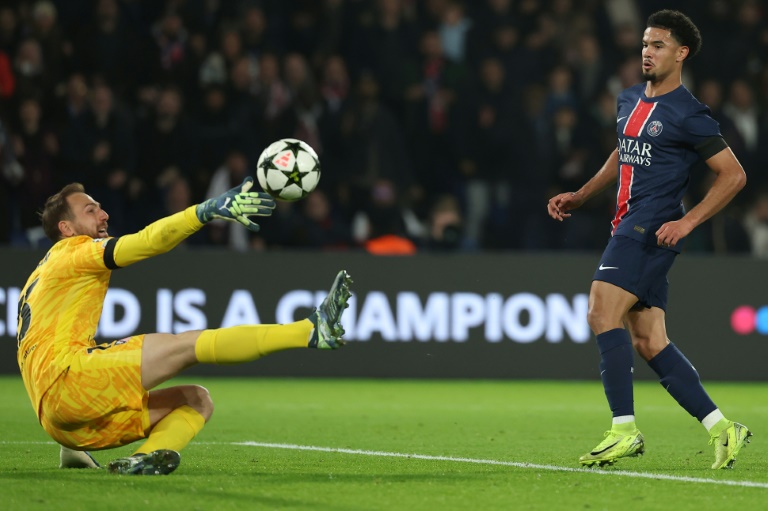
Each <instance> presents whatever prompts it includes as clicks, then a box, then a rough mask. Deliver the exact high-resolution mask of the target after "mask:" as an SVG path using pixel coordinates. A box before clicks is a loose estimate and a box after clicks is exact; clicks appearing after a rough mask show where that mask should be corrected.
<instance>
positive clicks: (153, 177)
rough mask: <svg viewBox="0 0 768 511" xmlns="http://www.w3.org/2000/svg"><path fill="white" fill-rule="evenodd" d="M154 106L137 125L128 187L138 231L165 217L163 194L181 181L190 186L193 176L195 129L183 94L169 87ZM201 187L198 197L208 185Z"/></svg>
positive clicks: (162, 92) (158, 97) (161, 93)
mask: <svg viewBox="0 0 768 511" xmlns="http://www.w3.org/2000/svg"><path fill="white" fill-rule="evenodd" d="M153 106H154V108H153V110H152V111H151V112H150V114H149V115H148V116H147V117H146V118H144V119H142V121H141V122H139V123H138V125H137V130H136V149H137V151H136V152H137V164H136V171H135V172H134V173H133V176H132V177H131V180H130V184H129V188H128V196H129V198H130V200H131V202H132V203H133V204H132V205H133V208H132V209H133V213H132V214H131V219H132V220H133V221H134V222H135V224H136V225H137V226H138V227H139V228H140V227H141V226H143V225H147V224H148V223H149V222H151V221H152V220H153V219H155V218H157V217H159V216H162V215H161V212H159V211H157V208H158V205H159V204H160V203H161V202H162V201H161V200H160V198H161V196H162V193H163V191H164V190H165V189H166V188H167V187H168V186H169V185H170V184H171V183H172V182H174V181H176V180H178V179H179V178H183V179H184V180H185V184H186V186H188V187H190V183H189V181H188V180H189V179H190V178H191V177H192V173H193V164H192V161H191V156H192V155H191V154H190V147H191V146H192V145H193V144H194V140H193V135H192V127H191V125H190V124H189V120H188V119H187V118H186V117H185V116H184V113H183V98H182V96H181V92H180V91H179V89H178V88H176V87H173V86H170V87H166V88H164V89H163V90H162V91H160V93H159V94H158V96H157V101H156V103H155V104H154V105H153ZM199 185H200V186H199V188H200V189H199V190H198V191H199V193H198V194H196V198H201V197H202V192H203V190H204V189H205V188H204V186H205V187H207V186H208V182H207V181H206V182H205V183H204V186H203V185H202V184H199ZM190 189H191V190H192V188H191V187H190ZM190 193H192V192H190Z"/></svg>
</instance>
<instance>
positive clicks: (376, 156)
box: [338, 74, 412, 210]
mask: <svg viewBox="0 0 768 511" xmlns="http://www.w3.org/2000/svg"><path fill="white" fill-rule="evenodd" d="M356 92H357V94H356V98H355V102H354V105H353V106H352V107H351V108H350V109H349V110H348V111H347V112H346V113H345V114H344V119H343V120H342V125H341V134H342V137H343V151H344V155H345V157H346V160H345V164H344V167H343V169H340V171H342V172H343V174H342V176H343V177H341V178H340V179H339V181H338V183H339V184H340V185H341V186H344V187H348V188H349V189H350V190H351V192H350V193H349V194H347V196H348V197H350V198H351V201H352V205H351V207H352V209H353V210H358V209H363V208H364V207H365V205H364V204H360V202H363V201H365V197H367V196H369V195H370V194H371V193H372V190H373V188H374V185H375V184H376V183H379V182H381V181H382V180H386V181H388V182H389V183H391V184H392V187H393V188H394V190H395V191H394V193H395V194H396V195H398V196H400V195H401V194H406V197H405V199H406V200H407V199H408V196H407V194H408V192H409V191H410V189H411V185H412V173H411V167H410V161H409V159H408V151H407V148H406V146H405V141H404V140H403V134H402V132H401V131H400V129H399V126H398V123H397V118H396V117H395V115H394V113H393V112H392V111H391V110H390V109H389V108H387V106H386V105H385V104H383V103H382V102H381V101H380V98H379V84H378V82H377V81H376V79H375V78H374V77H373V76H372V75H369V74H366V75H363V76H361V77H360V79H359V81H358V84H357V91H356Z"/></svg>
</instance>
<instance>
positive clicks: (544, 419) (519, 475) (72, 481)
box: [0, 376, 768, 511]
mask: <svg viewBox="0 0 768 511" xmlns="http://www.w3.org/2000/svg"><path fill="white" fill-rule="evenodd" d="M189 382H197V383H200V384H202V385H204V386H206V387H207V388H208V389H209V390H210V391H211V394H212V395H213V399H214V402H215V404H216V411H215V412H214V415H213V418H212V419H211V422H209V424H208V425H207V426H206V428H205V429H204V430H203V431H202V432H201V433H200V434H199V435H198V437H197V438H196V439H195V440H194V441H193V442H192V443H191V444H190V445H189V446H187V448H185V449H184V450H183V451H182V464H181V466H180V468H179V469H178V470H177V471H176V472H175V473H173V474H171V475H169V476H158V477H132V476H113V475H110V474H107V473H105V472H104V471H100V470H61V469H59V468H57V466H58V447H57V446H56V445H55V444H53V443H52V442H51V441H50V439H49V438H48V437H47V435H46V434H45V433H44V432H43V430H42V428H41V427H40V426H39V424H37V422H36V420H35V418H34V414H33V413H32V409H31V406H30V404H29V400H28V398H27V395H26V393H25V391H24V387H23V385H22V383H21V380H20V378H18V377H10V376H7V377H2V378H0V408H1V409H2V414H1V415H0V431H2V433H3V436H2V439H1V440H0V448H2V458H1V459H2V463H1V464H0V509H3V510H9V511H10V510H25V511H27V510H46V511H50V510H67V511H70V510H79V509H83V510H97V509H98V510H110V509H141V510H142V511H147V510H154V509H158V510H169V509H184V510H244V509H295V510H324V509H329V510H340V511H347V510H348V511H353V510H354V511H358V510H433V509H434V510H448V509H456V510H464V509H470V510H495V509H500V510H506V509H515V510H516V509H526V510H528V509H531V510H561V509H562V510H590V511H592V510H602V509H606V510H608V509H610V510H617V509H620V510H623V511H629V510H656V509H658V510H661V509H671V510H674V511H686V510H695V511H701V510H708V509H718V510H719V509H738V510H740V511H748V510H758V509H759V510H762V509H766V506H767V505H768V504H766V503H768V456H767V455H768V433H767V432H768V427H766V426H767V425H768V403H767V402H766V399H765V397H766V396H768V384H766V383H752V384H746V383H738V384H737V383H708V384H707V388H708V390H709V392H710V394H711V395H712V397H713V399H714V400H715V402H716V403H718V404H719V405H720V407H721V409H722V410H723V411H724V413H725V414H726V415H727V416H729V417H731V418H733V419H736V420H739V421H741V422H743V423H745V424H746V425H747V426H749V427H750V429H752V431H753V432H754V433H755V436H754V437H753V441H752V443H751V444H749V445H748V446H747V447H746V448H745V449H743V450H742V451H741V454H740V455H739V458H738V461H737V463H736V465H735V468H734V469H733V470H721V471H713V470H710V469H709V466H710V465H711V463H712V461H713V450H712V447H711V446H709V445H708V444H707V442H708V437H707V435H706V433H705V432H704V430H703V428H702V427H701V425H699V424H698V423H697V422H696V421H695V420H694V419H692V418H691V417H689V416H688V415H687V414H686V413H685V412H684V411H683V410H681V409H680V408H679V407H678V406H677V404H676V403H675V402H674V401H673V400H672V398H670V397H669V396H668V395H667V394H666V393H665V392H664V390H663V389H662V388H661V387H660V386H659V385H658V384H657V383H651V382H640V383H638V384H637V385H636V390H635V403H636V413H637V416H638V425H639V427H640V429H641V430H642V431H643V433H644V435H645V438H646V454H645V456H644V457H642V458H636V459H628V460H621V461H620V462H619V463H618V464H617V465H616V466H615V467H612V468H606V469H601V470H593V469H580V468H579V467H578V463H577V460H578V457H579V456H580V455H581V454H583V453H584V452H586V451H587V450H589V449H590V448H592V447H593V446H594V445H595V444H596V443H597V442H599V441H600V440H601V438H602V436H601V435H602V433H603V431H604V430H605V429H606V428H607V427H608V426H609V423H610V412H609V411H608V409H607V405H606V404H605V398H604V396H603V393H602V387H601V385H600V383H599V382H597V381H591V382H549V381H466V380H462V381H433V380H423V381H419V380H416V381H414V380H408V381H402V380H359V379H349V380H345V379H344V380H343V379H339V380H330V379H328V380H322V379H261V378H253V379H242V378H240V379H234V378H233V379H214V378H196V379H192V378H184V379H181V378H180V379H177V380H174V381H173V382H172V383H189ZM130 452H131V448H130V447H123V448H121V449H116V450H112V451H100V452H95V453H93V454H94V457H95V458H96V459H97V460H98V461H99V462H101V463H106V462H107V461H109V460H110V459H111V458H113V457H118V456H122V455H126V454H129V453H130Z"/></svg>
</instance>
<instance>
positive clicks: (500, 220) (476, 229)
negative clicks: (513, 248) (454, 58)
mask: <svg viewBox="0 0 768 511" xmlns="http://www.w3.org/2000/svg"><path fill="white" fill-rule="evenodd" d="M457 108H458V112H457V114H458V118H457V120H456V123H455V128H456V130H455V132H454V136H455V140H456V142H455V143H456V148H457V151H458V157H459V172H460V173H461V175H462V177H463V179H464V183H463V186H462V188H463V192H464V194H465V196H464V197H463V200H464V208H465V209H464V218H465V225H466V231H465V234H466V241H467V243H468V244H469V245H470V246H471V247H474V248H480V247H481V246H482V245H483V244H485V243H487V244H488V245H487V246H504V244H505V243H506V242H507V241H511V240H510V239H509V238H507V236H508V234H507V233H505V231H506V230H507V228H508V227H509V225H507V221H508V219H509V212H508V207H509V201H510V193H511V190H510V178H511V177H512V176H511V173H510V169H511V168H513V161H514V156H515V146H514V144H515V134H516V132H517V129H518V128H519V127H520V124H519V123H518V122H517V120H518V119H520V118H521V117H522V115H521V113H520V112H519V111H518V108H517V106H516V105H515V103H514V101H513V98H512V97H510V95H509V94H508V89H507V77H506V74H505V70H504V66H503V65H502V63H501V62H500V61H499V60H498V59H496V58H487V59H484V60H483V61H482V62H481V67H480V72H479V77H478V82H477V83H475V84H473V86H472V88H471V89H470V90H466V91H464V94H463V95H462V97H461V98H460V100H459V105H458V107H457Z"/></svg>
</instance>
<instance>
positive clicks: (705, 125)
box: [682, 104, 722, 148]
mask: <svg viewBox="0 0 768 511" xmlns="http://www.w3.org/2000/svg"><path fill="white" fill-rule="evenodd" d="M682 133H683V138H684V142H685V143H687V144H690V145H691V147H694V148H695V147H699V146H701V145H702V144H704V143H705V142H706V141H707V140H709V139H711V138H713V137H720V138H722V135H721V134H720V125H719V124H718V123H717V121H716V120H714V119H713V118H712V117H711V116H710V112H709V108H707V107H706V106H704V105H701V104H699V105H698V107H697V108H695V109H694V110H693V111H692V112H691V113H690V114H689V115H687V116H686V117H685V119H684V121H683V129H682Z"/></svg>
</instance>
